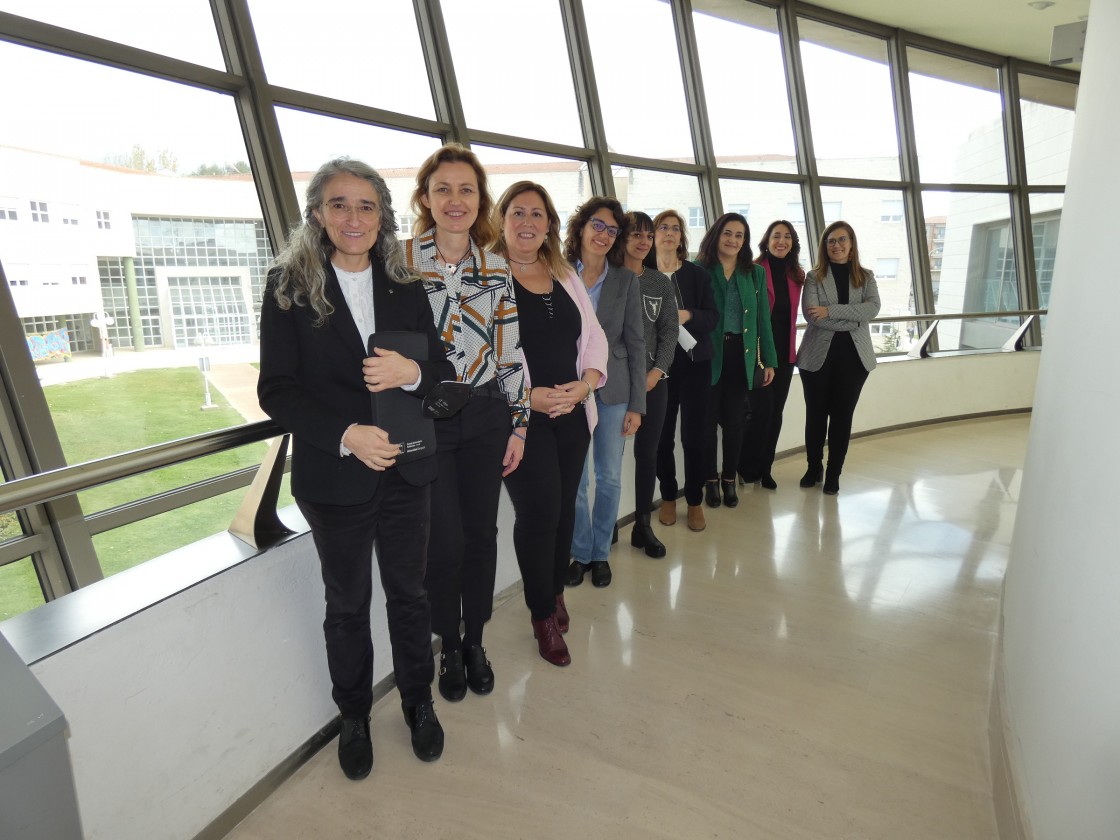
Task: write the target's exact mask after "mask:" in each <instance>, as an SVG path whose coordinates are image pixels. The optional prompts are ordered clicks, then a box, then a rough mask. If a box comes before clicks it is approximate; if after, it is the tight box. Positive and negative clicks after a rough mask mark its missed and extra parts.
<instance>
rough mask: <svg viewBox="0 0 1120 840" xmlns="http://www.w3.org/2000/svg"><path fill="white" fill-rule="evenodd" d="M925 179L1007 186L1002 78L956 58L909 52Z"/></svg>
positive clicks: (922, 168)
mask: <svg viewBox="0 0 1120 840" xmlns="http://www.w3.org/2000/svg"><path fill="white" fill-rule="evenodd" d="M906 55H907V59H908V62H909V65H910V99H911V101H912V103H913V107H914V134H915V137H916V138H917V144H918V169H919V175H920V177H921V180H922V181H925V182H926V183H940V184H1006V183H1007V152H1006V144H1005V143H1004V137H1003V105H1002V98H1001V96H1000V92H999V74H998V73H997V72H996V71H995V69H994V68H991V67H985V66H983V65H980V64H975V63H973V62H970V61H961V60H960V59H958V58H949V57H947V56H944V55H940V54H938V53H931V52H926V51H925V50H915V49H910V50H907V53H906Z"/></svg>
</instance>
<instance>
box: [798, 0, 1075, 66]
mask: <svg viewBox="0 0 1120 840" xmlns="http://www.w3.org/2000/svg"><path fill="white" fill-rule="evenodd" d="M813 5H816V6H820V7H821V8H824V9H831V10H833V11H837V12H843V13H844V14H848V15H852V16H854V17H859V18H863V19H864V20H873V21H876V22H877V23H885V24H887V25H888V26H895V27H898V28H900V29H907V30H909V31H911V32H917V33H918V34H921V35H927V36H929V37H932V38H940V39H941V40H943V41H951V42H952V43H954V44H963V45H964V46H967V47H975V48H977V49H981V50H987V51H988V52H992V53H996V54H997V55H1009V56H1013V57H1015V58H1022V59H1026V60H1028V61H1035V62H1038V63H1039V64H1049V63H1050V42H1051V40H1052V37H1053V32H1054V27H1055V26H1061V25H1062V24H1066V23H1077V22H1078V21H1079V20H1084V19H1085V18H1087V17H1088V14H1089V0H1054V5H1052V6H1051V7H1050V8H1048V9H1043V10H1041V11H1040V10H1038V9H1034V8H1032V7H1031V6H1030V5H1028V0H936V2H930V0H813ZM1063 66H1064V67H1066V68H1068V69H1071V70H1079V69H1080V68H1081V65H1080V64H1067V65H1063Z"/></svg>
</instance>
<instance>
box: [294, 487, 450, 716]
mask: <svg viewBox="0 0 1120 840" xmlns="http://www.w3.org/2000/svg"><path fill="white" fill-rule="evenodd" d="M429 490H430V486H424V487H413V486H412V485H411V484H409V483H408V482H406V481H405V480H404V479H403V478H401V477H400V474H399V473H398V472H397V471H396V470H394V469H390V470H386V471H385V472H383V473H382V474H381V478H380V481H379V482H378V485H377V492H376V493H375V494H374V496H373V498H372V499H371V500H370V501H368V502H366V503H364V504H360V505H345V506H344V505H323V504H313V503H310V502H297V503H298V504H299V509H300V511H301V512H302V513H303V517H304V519H306V520H307V524H308V525H310V526H311V536H312V538H313V539H314V540H315V548H316V549H317V550H318V553H319V565H320V567H321V569H322V573H323V586H324V588H325V590H326V616H325V618H324V620H323V636H324V638H325V639H326V643H327V666H328V668H329V669H330V674H331V683H332V684H333V686H334V689H333V691H332V697H333V698H334V702H335V704H337V706H338V710H339V712H340V713H341V714H342V715H343V716H344V717H366V716H367V715H368V714H369V710H370V708H371V706H372V705H373V639H372V638H371V636H370V621H369V611H370V601H371V600H372V597H373V548H374V546H375V545H376V546H377V568H378V571H379V572H380V574H381V585H382V588H383V589H384V590H385V613H386V617H387V619H388V623H389V642H390V644H391V645H392V649H393V676H394V677H395V678H396V681H397V690H398V691H400V694H401V700H403V701H404V702H405V704H406V705H409V706H415V705H417V704H419V703H424V702H427V701H429V700H431V699H432V678H433V677H434V675H435V666H434V665H433V663H432V625H431V615H430V613H429V610H428V599H427V597H426V596H425V593H424V559H425V552H426V549H427V536H428V521H429V518H430V511H429V507H428V504H429V502H428V500H429Z"/></svg>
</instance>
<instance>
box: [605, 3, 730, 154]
mask: <svg viewBox="0 0 1120 840" xmlns="http://www.w3.org/2000/svg"><path fill="white" fill-rule="evenodd" d="M584 15H585V16H586V19H587V29H588V37H589V39H590V41H591V57H592V61H593V62H594V63H595V83H596V86H597V87H598V89H599V107H600V110H601V111H602V114H603V125H604V129H605V130H606V133H607V142H608V143H610V147H611V151H614V152H619V153H621V154H629V155H641V156H643V157H653V158H667V159H670V160H682V161H687V162H692V161H693V160H695V151H694V150H693V147H692V137H691V135H690V133H689V119H688V108H687V105H686V103H685V96H684V80H683V79H682V77H681V65H680V59H679V53H678V50H677V37H676V32H675V30H674V28H673V12H672V10H671V9H670V8H669V4H668V3H663V2H660V0H611V2H609V3H585V4H584ZM745 101H746V97H743V96H741V95H740V97H739V98H737V99H736V102H735V105H734V106H733V107H734V108H735V114H736V116H739V115H741V114H742V113H743V110H742V109H743V103H744V102H745ZM712 105H713V103H712V100H711V99H710V98H709V100H708V107H709V110H711V109H712Z"/></svg>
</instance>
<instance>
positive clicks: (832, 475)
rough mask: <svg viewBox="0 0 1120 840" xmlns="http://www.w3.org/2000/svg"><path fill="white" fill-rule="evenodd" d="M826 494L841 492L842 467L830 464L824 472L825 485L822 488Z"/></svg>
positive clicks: (832, 494)
mask: <svg viewBox="0 0 1120 840" xmlns="http://www.w3.org/2000/svg"><path fill="white" fill-rule="evenodd" d="M821 490H823V491H824V493H825V495H826V496H835V495H836V494H837V493H839V492H840V467H838V466H837V467H834V466H833V465H832V464H829V465H828V469H827V470H825V474H824V487H822V488H821Z"/></svg>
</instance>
